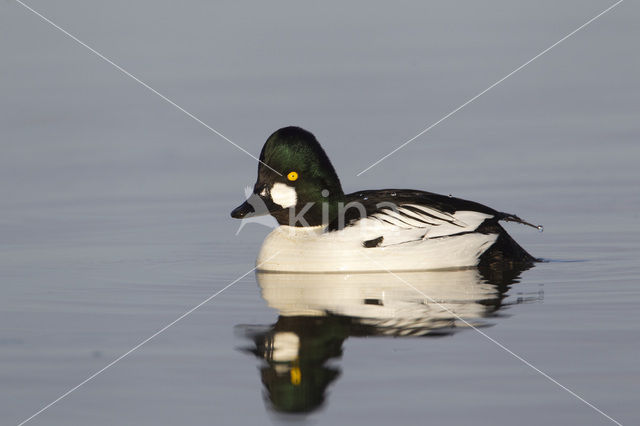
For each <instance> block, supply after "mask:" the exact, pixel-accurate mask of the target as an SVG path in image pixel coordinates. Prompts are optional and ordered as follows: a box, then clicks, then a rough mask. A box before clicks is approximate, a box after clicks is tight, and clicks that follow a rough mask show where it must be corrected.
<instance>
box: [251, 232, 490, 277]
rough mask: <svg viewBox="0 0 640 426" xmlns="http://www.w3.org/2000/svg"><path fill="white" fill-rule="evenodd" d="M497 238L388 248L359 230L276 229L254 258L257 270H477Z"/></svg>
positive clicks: (472, 235)
mask: <svg viewBox="0 0 640 426" xmlns="http://www.w3.org/2000/svg"><path fill="white" fill-rule="evenodd" d="M496 238H497V235H496V234H480V233H469V234H463V235H456V236H450V237H440V238H433V239H428V238H427V239H418V240H416V241H409V242H405V243H402V244H395V245H391V246H382V247H370V248H366V247H364V246H363V245H362V243H363V241H365V240H366V238H362V236H361V234H360V233H359V231H358V232H357V231H356V230H355V229H354V230H352V231H351V230H349V228H346V229H345V230H343V231H338V232H324V227H322V226H316V227H290V226H279V227H278V228H276V229H274V230H273V231H272V232H271V233H270V234H269V235H267V237H266V238H265V240H264V242H263V244H262V247H261V249H260V253H259V255H258V259H257V262H256V264H257V269H258V270H260V271H277V272H365V271H366V272H385V271H416V270H429V269H445V268H459V267H468V266H475V265H477V264H478V261H479V257H480V255H481V254H482V253H484V251H485V250H487V249H488V248H489V247H490V246H491V245H492V244H493V243H494V242H495V240H496Z"/></svg>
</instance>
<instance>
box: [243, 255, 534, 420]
mask: <svg viewBox="0 0 640 426" xmlns="http://www.w3.org/2000/svg"><path fill="white" fill-rule="evenodd" d="M529 267H530V265H527V266H522V267H519V268H508V269H504V268H495V267H485V268H482V269H478V268H472V269H463V270H455V271H424V272H399V273H394V274H390V273H355V274H353V273H351V274H340V273H332V274H293V273H266V272H258V273H257V274H256V276H257V280H258V284H259V286H260V289H261V291H262V296H263V298H264V299H265V300H266V301H267V303H268V305H269V306H270V307H272V308H275V309H277V310H278V311H279V317H278V321H277V322H276V323H275V324H272V325H264V326H259V325H242V326H238V329H239V330H240V331H241V332H242V334H244V335H245V336H246V337H247V338H249V339H250V340H251V341H252V342H253V344H252V345H251V346H250V347H247V348H245V349H244V350H245V351H247V352H249V353H252V354H254V355H255V356H256V357H258V358H260V359H261V360H262V363H263V364H262V366H261V369H260V375H261V379H262V383H263V385H264V387H265V398H266V399H267V400H268V401H269V402H268V404H269V405H270V406H271V408H273V409H274V410H275V411H277V412H282V413H309V412H312V411H314V410H317V409H318V408H320V407H321V406H322V405H323V403H324V402H325V393H326V390H327V388H328V386H329V384H330V383H332V382H333V381H334V380H336V379H337V378H338V376H339V375H340V369H339V368H338V366H337V365H336V363H330V361H331V360H332V359H339V358H340V357H341V356H342V344H343V342H344V341H345V339H347V338H348V337H364V336H393V337H410V336H412V337H428V336H432V337H433V336H443V335H452V334H454V333H455V332H456V331H458V330H460V329H463V328H468V327H469V325H472V326H474V327H482V326H486V325H488V323H487V322H486V321H484V320H482V318H486V317H491V316H495V315H496V313H497V312H498V310H500V309H501V308H502V307H503V306H504V303H503V300H504V298H505V297H506V295H507V292H508V290H509V287H510V286H511V285H512V284H514V283H516V282H518V280H519V277H520V274H521V273H522V272H523V271H524V270H526V269H528V268H529ZM412 287H413V288H412ZM538 298H539V296H538V297H533V298H532V299H534V300H537V299H538ZM519 301H522V300H521V299H519Z"/></svg>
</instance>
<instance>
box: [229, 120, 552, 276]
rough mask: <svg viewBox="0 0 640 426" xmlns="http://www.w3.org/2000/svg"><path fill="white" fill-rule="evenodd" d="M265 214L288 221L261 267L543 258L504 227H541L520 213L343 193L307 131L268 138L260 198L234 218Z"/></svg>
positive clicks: (385, 192) (401, 192)
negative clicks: (506, 223) (513, 224)
mask: <svg viewBox="0 0 640 426" xmlns="http://www.w3.org/2000/svg"><path fill="white" fill-rule="evenodd" d="M262 214H271V215H272V216H273V217H275V219H276V220H277V221H278V223H279V224H280V225H281V226H279V227H277V228H276V229H275V230H273V231H272V232H271V233H270V234H269V235H268V236H267V237H266V239H265V241H264V243H263V244H262V248H261V250H260V254H259V255H258V260H257V265H258V270H262V271H279V272H335V271H341V272H358V271H408V270H427V269H444V268H459V267H471V266H478V265H485V266H486V265H491V266H493V265H502V266H512V265H514V264H532V263H533V262H535V261H536V260H537V259H535V258H534V257H533V256H531V255H530V254H529V253H527V252H526V251H525V250H524V249H523V248H522V247H520V245H518V243H516V242H515V241H514V240H513V239H512V238H511V237H510V236H509V234H507V232H506V231H505V230H504V228H502V226H500V224H499V223H498V221H500V220H504V221H511V222H518V223H522V224H526V225H530V226H534V225H531V224H530V223H527V222H525V221H523V220H521V219H520V218H519V217H517V216H515V215H512V214H508V213H502V212H499V211H496V210H494V209H492V208H490V207H487V206H484V205H482V204H479V203H475V202H473V201H467V200H462V199H459V198H455V197H451V196H446V195H439V194H434V193H431V192H424V191H416V190H409V189H382V190H368V191H358V192H354V193H352V194H344V192H343V191H342V186H341V185H340V179H338V175H337V174H336V172H335V170H334V168H333V166H332V165H331V162H330V161H329V158H328V157H327V154H325V152H324V150H323V149H322V147H321V146H320V144H319V143H318V141H317V140H316V138H315V137H314V136H313V135H312V134H311V133H309V132H308V131H306V130H304V129H301V128H299V127H285V128H282V129H280V130H277V131H276V132H275V133H273V134H272V135H271V136H270V137H269V139H267V141H266V142H265V144H264V147H263V148H262V152H261V153H260V164H259V165H258V180H257V182H256V184H255V186H254V188H253V194H251V196H250V197H249V198H248V199H247V200H246V201H245V202H244V203H243V204H242V205H240V206H239V207H237V208H236V209H234V210H233V211H232V212H231V217H234V218H237V219H242V218H245V217H250V216H258V215H262ZM534 227H535V226H534ZM536 228H539V229H541V228H540V227H536Z"/></svg>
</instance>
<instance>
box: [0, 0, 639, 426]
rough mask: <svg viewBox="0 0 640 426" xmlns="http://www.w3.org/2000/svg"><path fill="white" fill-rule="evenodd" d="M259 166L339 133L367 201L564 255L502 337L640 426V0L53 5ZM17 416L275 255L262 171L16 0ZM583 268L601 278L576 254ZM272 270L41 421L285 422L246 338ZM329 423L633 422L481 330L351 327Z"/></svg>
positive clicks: (2, 242) (1, 160)
mask: <svg viewBox="0 0 640 426" xmlns="http://www.w3.org/2000/svg"><path fill="white" fill-rule="evenodd" d="M29 4H30V5H31V6H33V7H34V8H35V9H37V10H39V11H40V12H42V13H43V14H45V15H46V16H48V17H49V18H51V19H52V20H53V21H54V22H56V23H57V24H59V25H61V26H62V27H64V28H65V29H67V30H69V31H70V32H72V33H73V34H75V35H77V36H78V37H79V38H80V39H81V40H83V41H85V42H86V43H88V44H90V45H91V46H93V47H94V48H95V49H97V50H98V51H100V52H101V53H103V54H105V55H106V56H108V57H110V58H111V59H113V60H114V61H115V62H117V63H118V64H120V65H122V66H123V67H124V68H126V69H127V70H128V71H130V72H132V73H133V74H135V75H136V76H138V77H139V78H141V79H142V80H143V81H145V82H147V83H148V84H150V85H151V86H153V87H154V88H156V89H158V90H159V91H160V92H162V93H163V94H165V95H166V96H168V97H170V98H171V99H173V100H174V101H175V102H177V103H178V104H180V105H182V106H184V107H185V108H186V109H187V110H189V111H191V112H192V113H193V114H195V115H197V116H198V117H199V118H201V119H202V120H203V121H205V122H207V123H208V124H210V125H212V126H213V127H215V128H216V129H218V130H219V131H220V132H222V133H224V134H225V135H226V136H228V137H229V138H231V139H232V140H233V141H235V142H236V143H238V144H239V145H241V146H242V147H244V148H245V149H247V150H248V151H249V152H251V153H253V154H254V155H258V153H259V151H260V148H261V147H262V144H263V143H264V140H265V139H266V137H267V136H268V135H269V134H270V133H271V132H272V131H273V130H275V129H277V128H279V127H281V126H284V125H290V124H295V125H300V126H302V127H305V128H307V129H308V130H310V131H312V132H313V133H314V134H315V135H316V136H317V137H318V139H319V140H320V142H321V143H322V144H323V146H324V148H325V150H326V151H327V153H328V154H329V156H330V158H331V159H332V161H333V163H334V166H335V167H336V169H337V171H338V173H339V175H340V176H341V180H342V184H343V186H344V188H345V190H346V191H355V190H358V189H375V188H382V187H407V188H416V189H425V190H430V191H434V192H440V193H447V194H448V193H452V194H454V195H455V196H458V197H462V198H468V199H472V200H476V201H480V202H482V203H485V204H487V205H490V206H492V207H495V208H497V209H500V210H504V211H509V212H513V213H516V214H519V215H521V216H522V217H524V218H526V219H528V220H530V221H533V222H535V223H542V224H544V226H545V232H544V233H542V234H540V233H538V232H536V231H535V230H532V229H529V228H525V227H519V226H511V225H510V226H508V230H509V231H510V232H511V233H512V235H513V236H514V237H515V238H516V239H517V240H518V241H519V242H520V243H521V244H522V245H523V246H524V247H526V248H527V249H528V250H529V251H531V252H532V253H533V254H535V255H537V256H541V257H544V258H546V259H551V260H554V261H553V262H550V263H545V264H540V265H538V266H536V267H535V268H534V269H532V270H530V271H526V272H525V273H523V276H522V280H521V282H520V283H518V284H516V285H515V286H514V287H513V288H512V289H511V290H510V292H509V294H508V300H510V301H516V300H517V299H518V297H526V296H527V295H531V294H535V295H537V294H539V293H540V292H543V294H544V297H543V299H542V300H537V302H535V303H527V304H520V305H514V306H510V307H508V308H506V309H504V310H503V311H502V312H501V314H502V315H501V316H500V317H498V318H494V319H493V320H492V323H493V326H492V327H490V328H488V329H486V332H487V333H488V334H490V335H491V336H492V337H493V338H495V339H497V340H498V341H500V342H502V343H503V344H505V345H506V346H507V347H509V348H510V349H511V350H513V351H515V352H516V353H518V354H520V355H522V356H523V357H524V358H526V359H527V360H528V361H530V362H531V363H533V364H534V365H536V366H537V367H538V368H540V369H541V370H543V371H545V372H547V373H548V374H550V375H551V376H553V377H554V378H556V379H557V380H558V381H560V382H561V383H562V384H564V385H565V386H567V387H569V388H571V389H572V390H574V391H575V392H577V393H578V394H580V395H581V396H582V397H584V398H585V399H587V400H588V401H590V402H591V403H593V404H595V405H596V406H597V407H598V408H600V409H601V410H603V411H605V412H606V413H608V414H609V415H611V416H612V417H614V418H616V419H617V420H619V421H620V422H622V423H624V424H638V423H640V409H639V408H638V402H639V401H638V395H639V394H640V367H639V365H638V361H637V360H638V352H639V350H640V346H639V341H640V340H639V338H640V309H638V307H639V305H640V287H639V285H638V284H639V277H640V262H638V257H639V254H640V243H639V242H640V239H639V237H640V220H639V215H638V212H639V210H640V197H639V190H638V187H639V186H638V185H639V184H640V171H639V170H638V164H637V163H638V161H639V160H640V145H639V140H638V139H639V135H640V120H639V119H638V117H639V113H640V103H639V100H640V84H639V82H638V75H640V74H639V71H640V60H639V57H640V56H639V55H638V53H639V52H638V40H639V39H640V27H639V26H638V19H639V18H640V13H639V12H640V10H639V7H638V5H637V3H634V2H631V1H626V2H624V3H622V4H621V5H620V6H618V7H617V8H615V9H614V10H612V11H611V12H610V13H609V14H607V15H605V16H603V17H602V18H601V19H599V20H598V21H596V22H594V23H593V24H592V25H590V26H589V27H587V28H586V29H584V30H583V31H581V32H579V33H578V34H576V35H575V36H574V37H572V38H570V39H569V40H567V41H565V42H564V43H562V44H561V45H559V46H557V48H555V49H554V50H552V51H551V52H549V53H548V54H546V55H545V56H543V57H541V58H540V59H538V60H537V61H535V62H534V63H532V64H530V65H529V66H528V67H526V68H525V69H523V70H522V71H521V72H519V73H517V74H516V75H514V76H512V77H511V78H510V79H508V80H506V81H505V82H504V83H502V84H501V85H500V86H498V87H496V88H494V89H493V90H492V91H490V92H489V93H487V94H486V95H484V96H483V97H481V98H480V99H478V100H477V101H476V102H474V103H473V104H471V105H469V106H468V107H466V108H465V109H463V110H462V111H460V112H459V113H457V114H456V115H454V116H453V117H451V118H450V119H448V120H446V121H445V122H443V123H442V124H440V125H439V126H437V127H436V128H434V129H433V130H432V131H430V132H429V133H428V134H426V135H424V136H423V137H421V138H420V139H418V140H416V141H415V142H414V143H412V144H410V145H409V146H407V147H406V148H404V149H403V150H401V151H400V152H398V153H397V154H395V155H394V156H392V157H390V158H389V159H387V160H386V161H385V162H383V163H382V164H380V165H379V166H377V167H375V168H373V169H372V170H370V171H369V172H367V173H365V174H363V175H362V176H360V177H356V176H355V174H356V173H357V172H359V171H360V170H362V169H363V168H365V167H367V166H368V165H369V164H371V163H372V162H373V161H375V160H377V159H378V158H380V157H381V156H382V155H385V154H386V153H388V152H389V151H390V150H391V149H392V148H394V147H395V146H397V145H399V144H400V143H402V142H403V141H405V140H406V139H408V138H410V137H412V136H413V135H415V134H416V133H417V132H418V131H420V130H421V129H423V128H425V127H426V126H428V125H429V124H431V123H433V122H435V121H436V120H438V119H439V118H441V117H442V116H443V115H445V114H446V113H448V112H449V111H451V110H452V109H454V108H456V107H457V106H459V105H460V104H462V103H463V102H464V101H466V100H467V99H469V98H470V97H471V96H473V95H475V94H477V93H478V92H480V91H481V90H483V89H485V88H486V87H487V86H489V85H490V84H491V83H493V82H495V81H496V80H498V79H499V78H501V77H502V76H504V75H505V74H507V73H508V72H510V71H512V70H513V69H515V68H516V67H517V66H519V65H520V64H522V63H523V62H525V61H527V60H528V59H530V58H531V57H533V56H534V55H536V54H537V53H539V52H540V51H541V50H543V49H544V48H546V47H548V46H549V45H551V44H552V43H554V42H556V41H557V40H558V39H560V38H561V37H563V36H564V35H566V34H567V33H568V32H570V31H572V30H573V29H575V28H576V27H578V26H579V25H581V24H583V23H584V22H585V21H587V20H588V19H590V18H591V17H593V16H595V15H596V14H597V13H599V12H600V11H601V10H603V9H605V8H606V7H607V6H609V5H610V4H612V3H610V2H603V1H562V2H560V3H559V2H554V1H546V0H543V1H538V2H528V3H527V4H521V2H508V1H493V0H491V1H488V2H474V1H461V2H394V3H393V4H391V3H371V2H357V3H350V4H348V5H347V4H343V3H342V2H322V3H317V4H302V3H299V2H268V3H267V2H253V3H246V4H239V3H237V2H220V3H219V2H198V1H188V2H180V3H176V2H169V1H154V2H151V1H148V0H145V1H140V2H134V3H131V2H125V1H110V2H94V1H91V2H87V1H57V2H45V1H42V0H37V1H36V0H33V1H32V2H30V3H29ZM0 150H1V151H0V279H1V281H0V294H1V297H0V389H1V392H0V393H1V395H2V397H1V398H0V423H2V424H17V423H19V422H20V421H22V420H24V419H25V418H27V417H29V416H30V415H31V414H33V413H34V412H36V411H37V410H38V409H40V408H41V407H43V406H44V405H45V404H47V403H49V402H51V401H52V400H54V399H55V398H57V397H58V396H59V395H61V394H62V393H63V392H65V391H66V390H68V389H70V388H71V387H73V386H75V385H77V384H78V383H80V382H81V381H82V380H84V379H85V378H86V377H88V376H89V375H91V374H92V373H94V372H95V371H97V370H99V369H100V368H102V367H103V366H105V365H106V364H108V363H109V362H111V361H112V360H113V359H115V358H117V357H118V356H120V355H121V354H123V353H125V352H126V351H127V350H129V349H130V348H132V347H133V346H134V345H136V344H137V343H139V342H140V341H141V340H143V339H144V338H146V337H148V336H150V335H151V334H153V333H154V332H156V331H157V330H159V329H160V328H161V327H163V326H164V325H166V324H167V323H169V322H171V321H172V320H174V319H175V318H177V317H178V316H180V315H181V314H183V313H184V312H185V311H187V310H188V309H190V308H191V307H193V306H195V305H197V304H198V303H200V302H201V301H203V300H204V299H206V298H207V297H209V296H210V295H211V294H213V293H215V292H216V291H218V290H220V289H221V288H223V287H224V286H226V285H227V284H229V283H230V282H232V281H233V280H234V279H236V278H237V277H238V276H240V275H242V274H243V273H245V272H246V271H248V270H249V269H250V268H251V267H252V266H253V264H254V260H255V257H256V254H257V250H258V248H259V245H260V243H261V241H262V239H263V238H264V236H265V235H266V234H267V232H268V231H269V229H268V228H266V227H262V226H260V225H256V224H250V225H247V226H246V227H245V228H244V229H243V231H242V232H241V233H240V234H239V235H238V236H236V235H235V232H236V230H237V228H238V226H239V223H238V222H237V221H234V220H232V219H231V218H230V217H229V212H230V210H231V209H232V208H233V207H235V206H236V205H238V204H239V203H240V202H241V201H242V199H243V195H244V193H243V188H244V187H245V186H246V185H251V184H253V182H254V179H255V172H256V163H255V160H253V159H251V158H250V157H249V156H247V155H246V154H243V153H242V152H240V151H239V150H237V149H236V148H234V147H233V146H231V145H230V144H229V143H227V142H225V141H224V140H222V139H221V138H219V137H218V136H216V135H214V134H212V133H211V132H209V131H208V130H207V129H205V128H204V127H202V126H200V125H199V124H197V123H196V122H194V121H193V120H191V119H190V118H188V117H187V116H185V115H184V114H183V113H181V112H179V111H177V110H176V109H175V108H173V107H172V106H170V105H169V104H167V103H166V102H164V101H162V100H161V99H160V98H158V97H157V96H156V95H154V94H152V93H150V92H149V91H147V90H146V89H144V88H143V87H141V86H140V85H139V84H138V83H136V82H134V81H133V80H131V79H129V78H127V77H126V76H124V75H123V74H122V73H120V72H119V71H117V70H115V69H114V68H113V67H112V66H110V65H108V64H106V63H105V62H104V61H102V60H100V59H99V58H97V57H96V56H95V55H93V54H91V53H90V52H88V51H87V50H86V49H84V48H82V47H81V46H79V45H78V44H76V43H75V42H73V41H72V40H70V39H69V38H67V37H66V36H64V35H63V34H62V33H60V32H59V31H57V30H55V29H53V28H52V27H51V26H50V25H48V24H46V23H44V22H43V21H41V20H40V19H39V18H37V17H36V16H34V15H33V14H31V13H30V12H28V11H27V10H26V9H24V8H23V7H21V6H20V5H18V4H17V3H15V2H13V1H9V0H8V1H4V2H1V3H0ZM568 261H576V262H568ZM276 317H277V313H276V312H275V311H273V310H272V309H270V308H268V307H267V306H266V303H265V302H264V301H263V300H262V299H261V298H260V294H259V290H258V288H257V286H256V282H255V278H254V276H253V274H249V275H248V276H247V277H246V278H244V279H242V280H240V281H239V282H238V283H237V284H235V285H233V286H232V287H231V288H229V289H228V290H226V291H225V292H224V293H222V294H220V295H219V296H218V297H216V298H215V299H213V300H212V301H210V302H209V303H207V304H206V305H205V306H203V307H201V308H200V309H198V310H197V311H196V312H194V313H193V314H192V315H190V316H188V317H187V318H185V319H183V320H182V321H181V322H179V323H178V324H177V325H175V326H173V327H172V328H170V329H169V330H167V331H166V332H164V333H162V334H161V335H160V336H158V337H157V338H155V339H154V340H152V341H151V342H149V343H148V344H146V345H144V346H143V347H142V348H140V349H138V350H137V351H136V352H134V353H133V354H131V355H130V356H129V357H127V358H126V359H124V360H122V361H121V362H119V363H118V364H116V365H115V366H113V367H112V368H110V369H109V370H107V371H105V372H104V373H103V374H101V375H100V376H98V377H97V378H95V379H94V380H93V381H91V382H89V383H87V384H86V385H84V386H83V387H82V388H80V389H78V390H77V391H76V392H74V393H73V394H71V395H70V396H69V397H67V398H66V399H64V400H62V401H61V402H59V403H58V404H56V405H55V406H53V407H51V408H50V409H49V410H47V411H46V412H44V413H42V414H41V415H40V416H38V417H36V418H35V419H34V420H32V422H31V423H30V424H34V425H36V424H42V425H68V424H92V425H107V424H137V425H147V424H148V425H164V424H167V425H169V424H186V423H199V424H202V423H207V424H225V425H232V424H270V423H278V422H280V421H281V420H282V419H281V418H280V417H278V416H275V415H274V414H273V413H272V412H271V411H270V410H269V408H268V404H265V402H264V401H263V396H262V392H263V390H262V384H261V382H260V377H259V372H258V370H257V369H258V367H259V362H258V361H257V360H256V359H254V358H252V357H250V356H248V355H246V354H244V353H242V352H240V351H238V348H239V347H242V346H244V345H246V341H245V340H243V339H242V338H241V337H239V336H237V333H236V332H234V330H235V328H236V326H237V325H238V324H271V323H273V322H275V320H276ZM343 349H344V355H343V356H342V358H341V359H339V360H336V361H335V363H336V365H339V367H340V368H341V369H342V375H341V377H340V378H339V379H337V380H336V381H335V382H334V383H333V384H332V385H331V386H330V388H329V391H328V396H327V403H326V406H325V408H324V409H323V410H320V411H318V412H315V413H313V414H311V415H309V416H307V417H305V418H303V419H299V420H301V421H303V422H304V421H308V422H310V423H311V424H362V425H369V424H371V425H374V424H381V425H382V424H418V423H443V424H479V425H482V424H492V425H493V424H514V423H518V424H519V425H529V424H531V425H534V424H535V425H538V424H594V425H597V424H610V422H609V421H608V420H607V419H606V418H604V417H603V416H601V415H600V414H598V413H596V412H595V411H594V410H592V409H591V408H589V407H587V406H586V405H584V404H583V403H582V402H580V401H578V400H577V399H576V398H574V397H573V396H571V395H570V394H568V393H567V392H565V391H564V390H562V389H560V388H559V387H557V386H556V385H554V384H552V383H550V382H549V381H548V380H546V379H545V378H543V377H542V376H540V375H539V374H537V373H536V372H534V371H533V370H531V369H530V368H528V367H527V366H525V365H523V364H522V363H521V362H519V361H517V360H515V359H514V358H513V357H511V356H510V355H509V354H507V353H505V352H504V351H503V350H501V349H500V348H498V347H496V346H495V345H494V344H492V343H491V342H489V341H487V340H486V339H485V338H483V337H482V336H480V335H478V334H477V333H475V332H474V331H472V330H466V331H462V332H460V333H457V334H455V335H454V336H451V337H446V338H441V339H377V338H371V339H366V338H350V339H348V340H346V341H345V343H344V348H343Z"/></svg>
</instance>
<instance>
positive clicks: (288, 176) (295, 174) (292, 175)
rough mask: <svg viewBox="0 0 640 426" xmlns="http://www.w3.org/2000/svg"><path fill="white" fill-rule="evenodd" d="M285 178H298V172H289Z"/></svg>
mask: <svg viewBox="0 0 640 426" xmlns="http://www.w3.org/2000/svg"><path fill="white" fill-rule="evenodd" d="M287 179H289V180H290V181H294V180H297V179H298V172H291V173H289V174H288V175H287Z"/></svg>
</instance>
